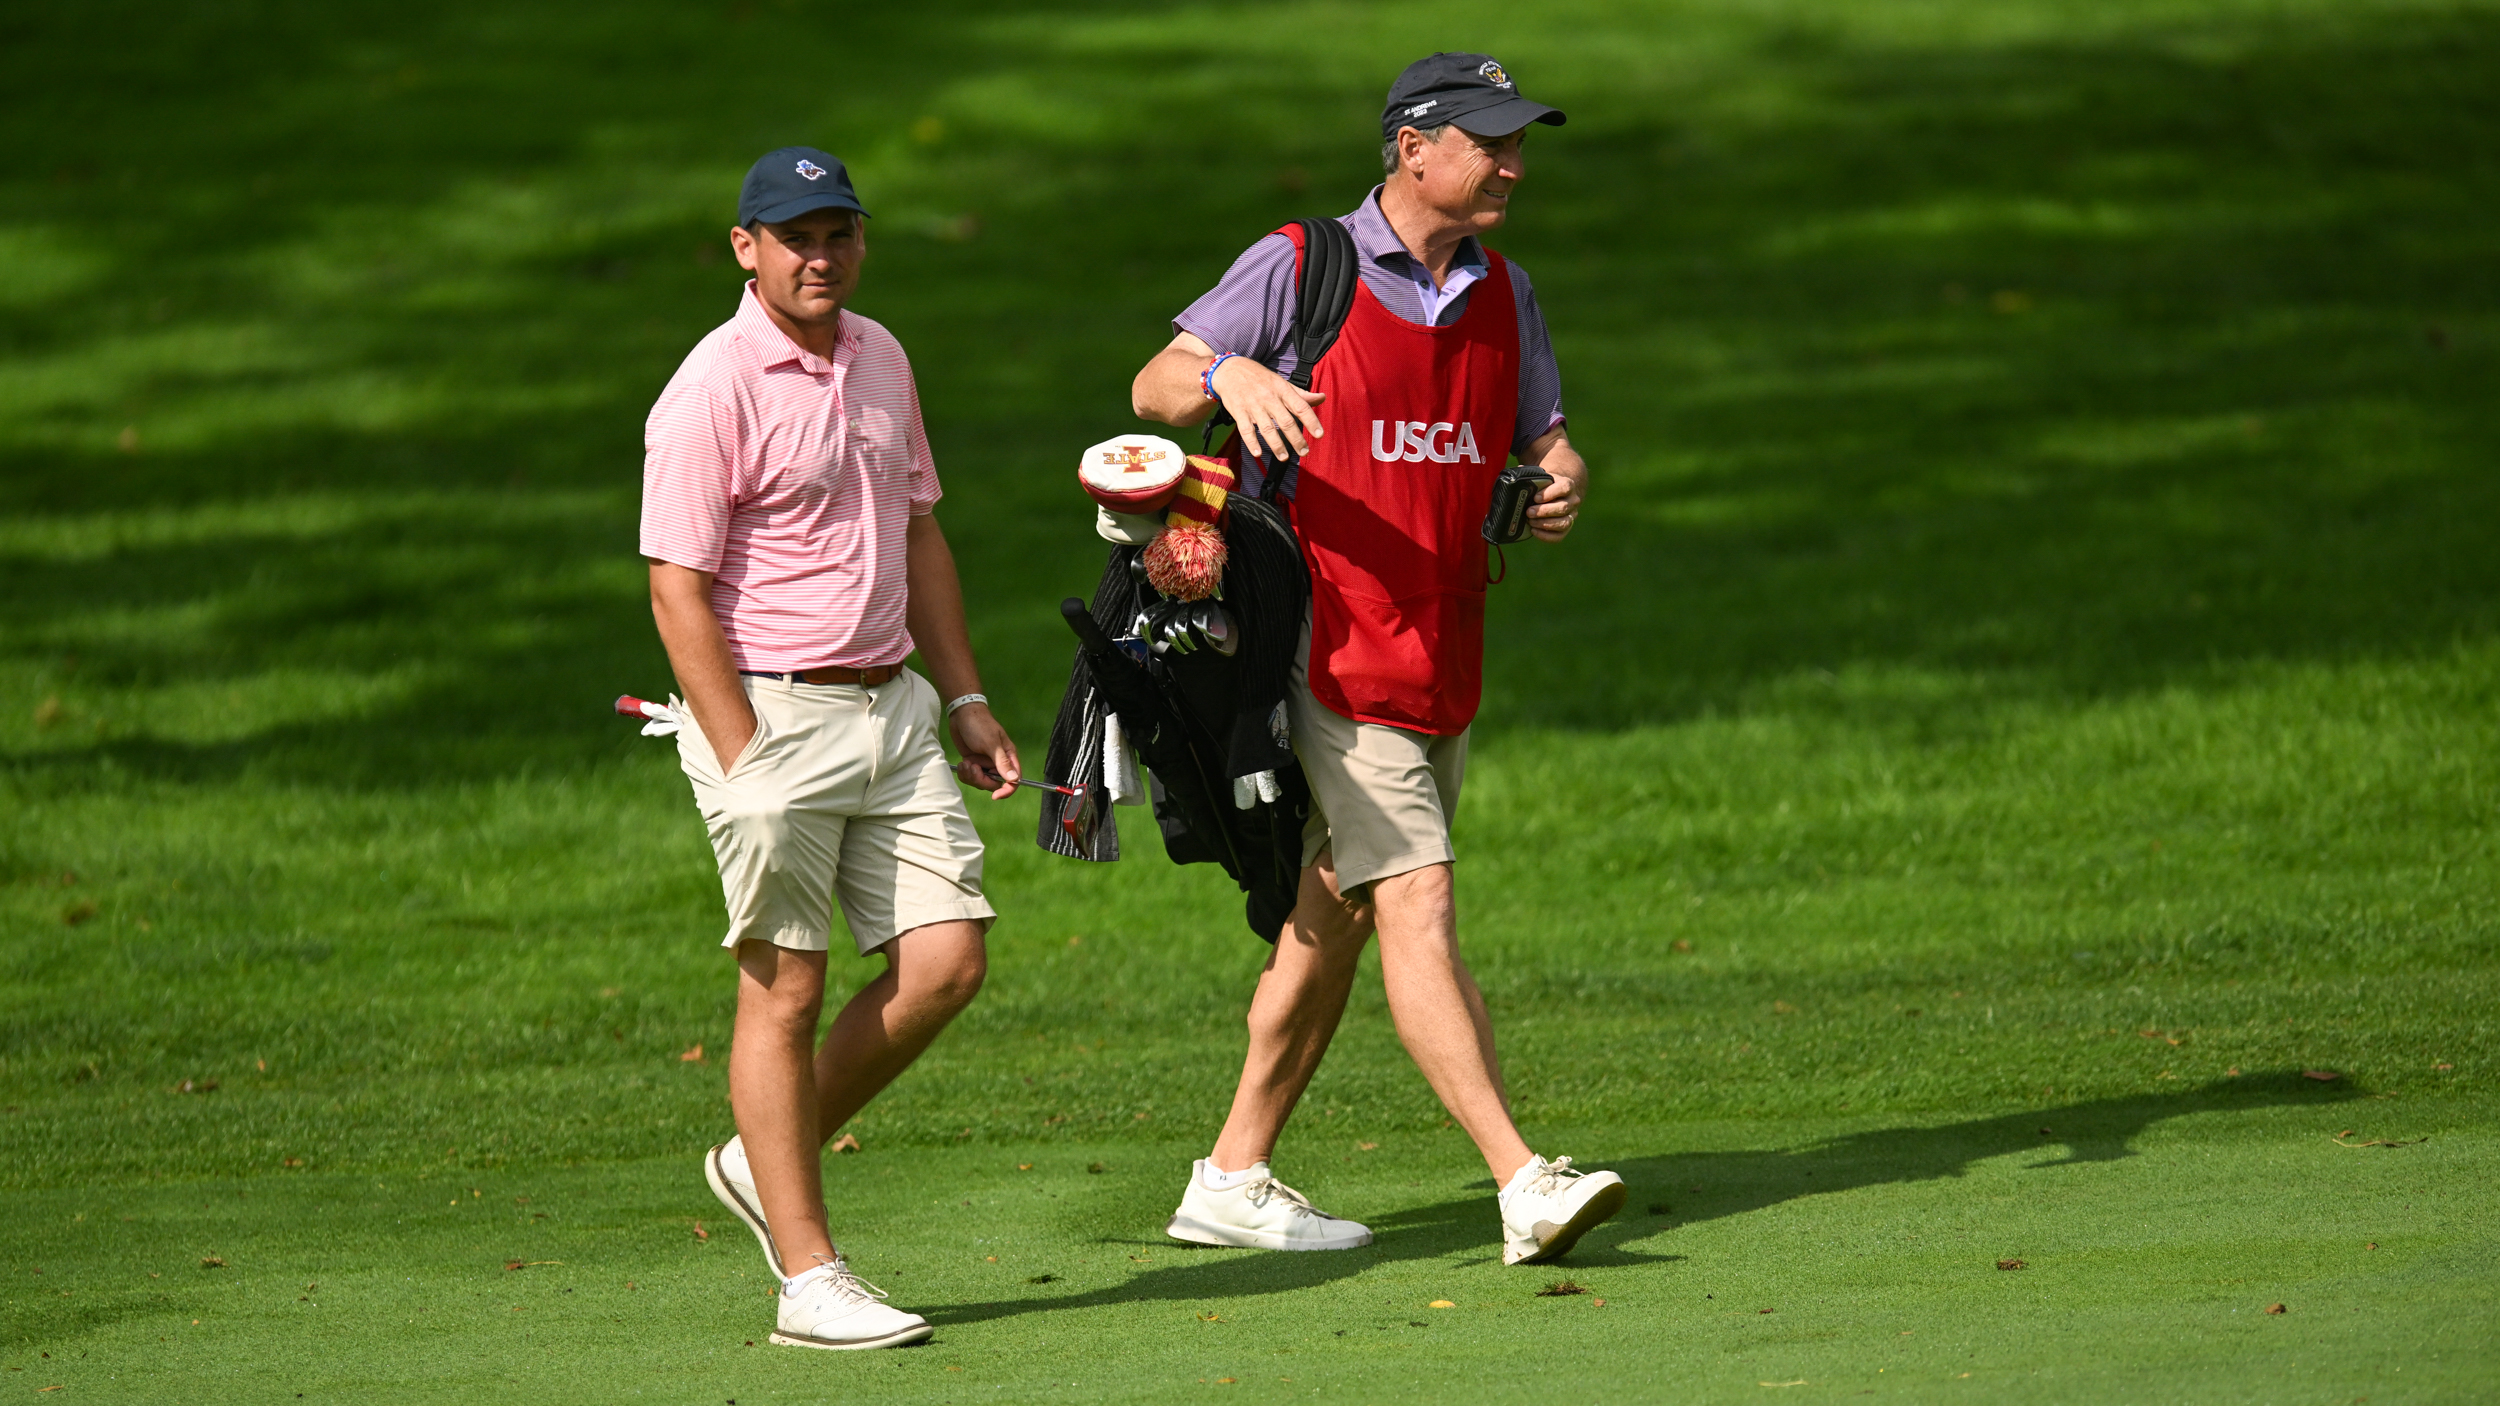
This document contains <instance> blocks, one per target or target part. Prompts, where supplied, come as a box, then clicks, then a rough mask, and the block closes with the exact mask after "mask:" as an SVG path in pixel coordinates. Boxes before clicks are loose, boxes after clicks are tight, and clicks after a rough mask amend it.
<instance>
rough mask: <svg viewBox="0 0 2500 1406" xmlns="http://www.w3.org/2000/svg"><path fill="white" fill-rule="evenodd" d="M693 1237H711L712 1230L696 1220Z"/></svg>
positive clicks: (707, 1238)
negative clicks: (706, 1228)
mask: <svg viewBox="0 0 2500 1406" xmlns="http://www.w3.org/2000/svg"><path fill="white" fill-rule="evenodd" d="M694 1238H695V1239H697V1240H709V1239H711V1238H712V1232H710V1231H708V1230H705V1229H704V1228H703V1222H701V1221H696V1222H695V1223H694Z"/></svg>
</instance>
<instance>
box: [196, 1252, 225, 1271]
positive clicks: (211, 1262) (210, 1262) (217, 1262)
mask: <svg viewBox="0 0 2500 1406" xmlns="http://www.w3.org/2000/svg"><path fill="white" fill-rule="evenodd" d="M225 1267H226V1262H225V1261H224V1260H223V1259H220V1258H218V1257H217V1256H215V1255H202V1256H200V1268H202V1269H224V1268H225Z"/></svg>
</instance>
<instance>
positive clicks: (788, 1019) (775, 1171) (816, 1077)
mask: <svg viewBox="0 0 2500 1406" xmlns="http://www.w3.org/2000/svg"><path fill="white" fill-rule="evenodd" d="M880 950H881V951H882V952H883V953H884V955H885V958H886V969H885V971H884V972H883V973H882V974H881V975H879V976H878V977H877V978H876V979H875V980H874V981H871V982H869V983H868V984H867V985H866V986H863V987H861V988H860V989H859V990H858V991H857V992H856V993H855V994H853V995H852V997H851V999H850V1001H849V1002H848V1003H846V1004H845V1005H844V1006H843V1007H842V1012H841V1014H840V1015H838V1016H836V1017H835V1019H834V1022H833V1028H832V1029H831V1030H829V1031H827V1032H826V1034H825V1039H824V1043H823V1045H822V1046H818V1045H817V1043H816V1026H817V1023H818V1021H819V1020H820V1019H821V1017H822V1015H823V1011H824V993H825V961H826V957H825V954H824V953H822V952H795V951H791V950H788V949H786V948H780V947H775V946H773V945H772V944H771V943H768V942H744V943H740V944H739V945H738V1019H737V1027H736V1033H735V1035H734V1036H733V1037H732V1040H731V1043H730V1048H729V1104H730V1111H731V1113H732V1114H733V1115H735V1117H736V1118H737V1122H738V1137H739V1141H740V1142H741V1143H742V1144H743V1145H744V1146H745V1148H746V1154H747V1165H748V1167H749V1168H750V1169H751V1172H752V1174H753V1176H754V1178H755V1195H756V1198H757V1199H758V1200H759V1201H761V1202H763V1209H764V1219H765V1221H766V1222H767V1223H768V1224H769V1225H770V1226H771V1227H772V1236H773V1244H774V1247H775V1248H776V1249H777V1250H778V1251H779V1252H780V1255H781V1263H782V1267H783V1272H785V1273H790V1274H796V1273H798V1272H799V1271H801V1270H804V1269H806V1268H807V1267H808V1266H809V1265H811V1264H814V1263H816V1257H817V1256H820V1255H821V1256H823V1257H824V1258H825V1259H828V1260H829V1259H831V1258H832V1257H833V1253H834V1251H833V1238H832V1232H831V1230H830V1229H829V1228H828V1226H827V1224H826V1216H825V1194H824V1170H823V1160H822V1158H823V1148H824V1144H825V1142H826V1141H827V1140H828V1139H830V1138H831V1137H832V1136H833V1134H834V1132H835V1131H836V1130H838V1129H839V1128H840V1127H841V1126H842V1125H843V1124H844V1123H846V1122H848V1121H850V1119H851V1117H852V1115H854V1114H856V1113H858V1112H859V1110H860V1109H862V1108H864V1107H866V1106H867V1104H868V1101H869V1100H870V1099H872V1098H875V1097H876V1096H877V1094H878V1093H879V1092H880V1091H881V1090H883V1089H884V1088H885V1086H886V1085H888V1084H890V1083H892V1082H894V1078H895V1076H896V1075H898V1074H900V1073H902V1072H903V1071H904V1070H905V1069H906V1068H908V1067H910V1065H911V1062H912V1061H913V1060H915V1059H917V1058H919V1057H920V1054H921V1052H922V1051H924V1050H926V1049H927V1048H928V1047H929V1043H930V1041H932V1040H935V1039H936V1038H937V1036H938V1032H939V1031H941V1030H944V1029H945V1028H946V1026H947V1023H948V1022H949V1021H951V1020H953V1019H954V1018H955V1016H956V1015H957V1014H958V1013H959V1012H961V1011H962V1010H963V1008H964V1007H965V1006H966V1005H967V1004H969V1003H970V1002H971V1000H972V998H973V996H974V995H975V994H976V993H978V992H979V991H980V989H981V981H982V978H983V976H984V975H985V974H986V973H987V970H988V964H987V961H986V957H985V954H984V951H983V948H982V943H981V925H980V924H978V923H974V922H952V923H932V924H930V925H928V926H926V927H919V928H914V929H912V930H911V931H910V932H907V933H903V934H901V935H899V936H897V937H895V938H894V939H893V940H892V941H890V942H888V943H887V944H886V945H885V946H884V947H883V948H882V949H880Z"/></svg>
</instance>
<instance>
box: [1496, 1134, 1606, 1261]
mask: <svg viewBox="0 0 2500 1406" xmlns="http://www.w3.org/2000/svg"><path fill="white" fill-rule="evenodd" d="M1623 1197H1624V1189H1623V1178H1621V1177H1619V1176H1616V1175H1615V1174H1614V1173H1612V1172H1589V1173H1586V1174H1583V1173H1581V1172H1578V1171H1575V1170H1573V1169H1572V1166H1571V1159H1570V1158H1568V1157H1557V1158H1555V1159H1554V1160H1553V1161H1551V1162H1548V1161H1546V1160H1545V1159H1544V1158H1542V1157H1530V1158H1529V1159H1528V1165H1526V1166H1524V1167H1521V1168H1520V1169H1519V1171H1518V1173H1517V1175H1515V1176H1513V1177H1512V1178H1511V1179H1510V1185H1508V1186H1506V1187H1503V1188H1502V1194H1501V1196H1500V1197H1499V1198H1498V1199H1499V1201H1500V1203H1501V1207H1502V1263H1504V1264H1535V1263H1537V1262H1538V1261H1540V1260H1550V1259H1556V1258H1559V1257H1560V1256H1562V1255H1563V1254H1564V1253H1565V1252H1567V1251H1568V1250H1570V1248H1571V1247H1572V1246H1573V1245H1576V1244H1578V1243H1579V1241H1580V1237H1581V1236H1583V1235H1586V1234H1588V1232H1589V1230H1590V1229H1591V1228H1592V1227H1595V1226H1598V1225H1602V1224H1604V1223H1605V1221H1606V1219H1607V1218H1608V1217H1610V1216H1612V1215H1613V1214H1614V1213H1615V1212H1617V1211H1620V1210H1622V1209H1623Z"/></svg>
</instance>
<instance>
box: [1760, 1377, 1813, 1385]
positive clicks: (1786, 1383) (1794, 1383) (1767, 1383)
mask: <svg viewBox="0 0 2500 1406" xmlns="http://www.w3.org/2000/svg"><path fill="white" fill-rule="evenodd" d="M1805 1384H1806V1379H1805V1378H1803V1377H1799V1378H1798V1379H1797V1380H1795V1381H1793V1382H1756V1383H1754V1385H1756V1386H1804V1385H1805Z"/></svg>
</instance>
